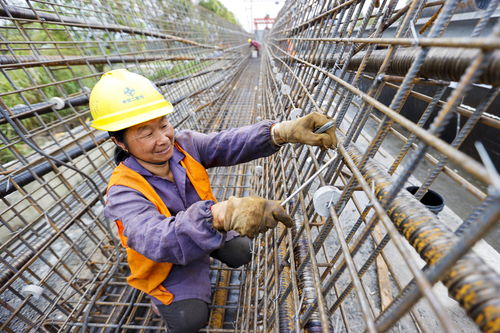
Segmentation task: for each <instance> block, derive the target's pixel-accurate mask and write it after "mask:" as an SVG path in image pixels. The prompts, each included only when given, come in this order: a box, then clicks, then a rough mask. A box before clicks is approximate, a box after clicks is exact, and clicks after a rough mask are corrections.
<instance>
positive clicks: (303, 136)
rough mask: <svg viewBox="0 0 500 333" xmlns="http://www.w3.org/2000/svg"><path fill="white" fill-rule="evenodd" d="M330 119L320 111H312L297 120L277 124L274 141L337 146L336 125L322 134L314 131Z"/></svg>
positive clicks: (325, 146) (329, 146)
mask: <svg viewBox="0 0 500 333" xmlns="http://www.w3.org/2000/svg"><path fill="white" fill-rule="evenodd" d="M330 120H331V119H330V118H328V117H327V116H325V115H323V114H321V113H319V112H312V113H310V114H308V115H307V116H304V117H301V118H298V119H295V120H288V121H283V122H281V123H277V124H275V125H274V126H273V128H272V130H271V134H272V136H273V140H274V142H275V143H277V144H283V143H303V144H306V145H312V146H320V147H321V148H323V149H328V148H332V147H336V146H337V137H336V136H335V126H334V127H332V128H330V129H328V130H326V132H324V133H321V134H316V133H314V131H315V130H316V129H317V128H319V127H321V126H323V125H324V124H326V123H327V122H329V121H330Z"/></svg>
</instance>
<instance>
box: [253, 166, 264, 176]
mask: <svg viewBox="0 0 500 333" xmlns="http://www.w3.org/2000/svg"><path fill="white" fill-rule="evenodd" d="M254 173H255V175H256V176H262V174H263V173H264V168H263V167H262V165H256V166H255V169H254Z"/></svg>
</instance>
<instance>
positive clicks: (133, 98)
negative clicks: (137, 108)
mask: <svg viewBox="0 0 500 333" xmlns="http://www.w3.org/2000/svg"><path fill="white" fill-rule="evenodd" d="M123 93H124V94H125V95H126V96H128V98H125V99H123V100H122V103H124V104H126V103H131V102H133V101H138V100H140V99H143V98H144V96H143V95H139V96H136V95H135V89H132V88H129V87H126V88H125V89H123Z"/></svg>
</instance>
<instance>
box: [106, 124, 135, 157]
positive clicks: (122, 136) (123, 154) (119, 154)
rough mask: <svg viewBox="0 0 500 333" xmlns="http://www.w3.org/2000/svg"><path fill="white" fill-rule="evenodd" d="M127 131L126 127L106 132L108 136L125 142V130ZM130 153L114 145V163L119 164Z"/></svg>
mask: <svg viewBox="0 0 500 333" xmlns="http://www.w3.org/2000/svg"><path fill="white" fill-rule="evenodd" d="M126 131H127V129H126V128H124V129H122V130H119V131H116V132H108V133H109V136H110V137H113V138H115V139H116V141H118V142H122V143H124V144H125V132H126ZM129 156H130V154H129V153H128V152H126V151H125V150H123V149H121V148H120V147H118V146H116V147H115V154H114V160H115V163H116V165H118V164H120V162H123V161H124V160H125V159H126V158H127V157H129Z"/></svg>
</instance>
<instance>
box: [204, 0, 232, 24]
mask: <svg viewBox="0 0 500 333" xmlns="http://www.w3.org/2000/svg"><path fill="white" fill-rule="evenodd" d="M199 5H200V6H202V7H204V8H206V9H208V10H210V11H212V12H214V13H215V14H217V15H219V16H220V17H222V18H224V19H225V20H226V21H228V22H231V23H233V24H238V21H236V18H235V17H234V14H233V13H232V12H231V11H229V10H228V9H227V8H226V7H225V6H224V5H223V4H222V3H220V1H219V0H201V1H200V3H199Z"/></svg>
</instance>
